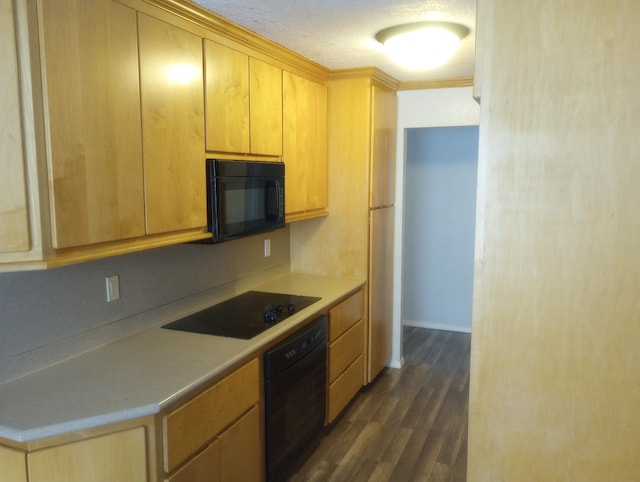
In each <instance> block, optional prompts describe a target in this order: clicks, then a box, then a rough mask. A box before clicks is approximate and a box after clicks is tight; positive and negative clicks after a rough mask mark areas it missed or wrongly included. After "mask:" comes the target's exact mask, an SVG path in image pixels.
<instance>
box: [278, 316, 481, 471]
mask: <svg viewBox="0 0 640 482" xmlns="http://www.w3.org/2000/svg"><path fill="white" fill-rule="evenodd" d="M403 330H404V331H403V337H404V359H405V363H404V366H403V367H402V369H400V370H397V369H390V368H385V369H384V370H383V372H382V373H381V374H380V376H379V377H378V378H377V379H376V380H375V381H374V382H373V383H372V384H370V385H369V386H368V387H366V388H365V389H363V391H362V392H361V393H360V394H359V395H358V396H357V397H356V399H355V401H354V402H353V403H352V404H351V406H350V407H349V408H348V409H347V410H346V411H345V412H344V413H343V415H342V416H341V417H340V418H339V419H338V420H337V422H335V423H334V424H333V426H332V427H330V428H329V429H328V430H327V434H326V435H325V437H324V438H323V439H322V441H321V442H320V444H319V445H318V447H317V448H316V449H315V451H314V452H312V453H311V455H310V456H309V458H308V459H307V460H306V462H305V463H304V465H303V466H302V467H300V469H299V470H298V471H297V472H296V473H295V474H294V475H293V476H292V478H291V479H290V480H291V482H303V481H305V482H310V481H337V482H339V481H349V482H357V481H394V482H395V481H398V482H401V481H411V482H412V481H431V482H436V481H438V482H440V481H442V482H464V481H465V480H466V469H467V418H468V404H469V352H470V342H471V335H470V334H467V333H454V332H449V331H440V330H431V329H426V328H413V327H404V329H403Z"/></svg>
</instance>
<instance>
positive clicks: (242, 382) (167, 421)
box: [162, 359, 260, 473]
mask: <svg viewBox="0 0 640 482" xmlns="http://www.w3.org/2000/svg"><path fill="white" fill-rule="evenodd" d="M259 391H260V382H259V365H258V360H257V359H254V360H252V361H250V362H249V363H247V364H246V365H244V366H243V367H242V368H239V369H238V370H236V371H235V372H234V373H232V374H231V375H229V376H228V377H227V378H225V379H223V380H221V381H220V382H218V383H217V384H215V385H214V386H212V387H211V388H209V389H208V390H206V391H205V392H203V393H201V394H200V395H198V396H197V397H195V398H194V399H192V400H190V401H189V402H187V403H185V404H184V405H182V406H181V407H179V408H178V409H176V410H174V411H173V412H171V413H169V414H168V415H166V416H165V417H164V418H163V420H162V429H163V443H164V470H165V472H167V473H168V472H171V471H172V470H173V469H175V468H176V467H177V466H178V465H179V464H180V463H182V462H184V461H185V460H186V459H187V458H188V457H189V456H191V455H192V454H193V453H195V452H196V451H197V450H198V449H199V448H200V447H203V446H204V445H205V444H206V443H207V442H209V441H210V440H211V439H212V438H213V437H214V436H216V435H217V434H218V433H220V432H221V431H222V430H223V429H224V428H225V427H227V426H228V425H229V424H231V422H233V421H234V420H236V419H237V418H239V417H240V416H241V415H242V414H243V413H244V412H246V411H247V410H248V409H249V408H250V407H251V406H252V405H254V404H256V403H257V402H258V398H259V396H260V393H259Z"/></svg>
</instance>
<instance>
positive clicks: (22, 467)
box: [0, 447, 27, 482]
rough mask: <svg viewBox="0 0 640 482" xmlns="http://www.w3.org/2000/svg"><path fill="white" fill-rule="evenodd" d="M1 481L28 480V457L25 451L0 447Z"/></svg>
mask: <svg viewBox="0 0 640 482" xmlns="http://www.w3.org/2000/svg"><path fill="white" fill-rule="evenodd" d="M0 482H27V459H26V455H25V453H24V452H22V451H21V450H14V449H10V448H8V447H0Z"/></svg>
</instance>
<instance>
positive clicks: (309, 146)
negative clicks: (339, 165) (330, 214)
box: [283, 72, 328, 214]
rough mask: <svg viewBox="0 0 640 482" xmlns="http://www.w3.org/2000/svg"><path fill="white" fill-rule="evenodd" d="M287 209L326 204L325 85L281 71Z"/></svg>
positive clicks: (293, 211) (290, 212)
mask: <svg viewBox="0 0 640 482" xmlns="http://www.w3.org/2000/svg"><path fill="white" fill-rule="evenodd" d="M283 91H284V99H283V106H284V107H283V108H284V112H283V117H284V162H285V165H286V173H285V175H286V184H285V185H286V195H285V203H286V212H287V214H292V213H301V212H304V211H309V210H323V209H325V208H326V207H327V182H328V181H327V169H328V167H327V164H328V161H327V88H326V86H325V85H322V84H318V83H316V82H312V81H310V80H308V79H305V78H303V77H300V76H298V75H295V74H292V73H290V72H284V74H283Z"/></svg>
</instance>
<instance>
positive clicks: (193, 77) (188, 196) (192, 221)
mask: <svg viewBox="0 0 640 482" xmlns="http://www.w3.org/2000/svg"><path fill="white" fill-rule="evenodd" d="M138 29H139V39H140V85H141V98H142V135H143V158H144V187H145V196H146V197H145V200H146V226H147V233H148V234H158V233H165V232H171V231H179V230H183V229H189V228H198V227H204V226H206V224H207V216H206V206H207V200H206V186H205V146H204V92H203V91H204V78H203V68H202V64H203V54H202V40H201V39H200V38H199V37H198V36H196V35H193V34H192V33H190V32H187V31H185V30H182V29H180V28H178V27H175V26H173V25H170V24H168V23H166V22H163V21H161V20H158V19H155V18H152V17H149V16H147V15H145V14H142V13H138Z"/></svg>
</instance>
